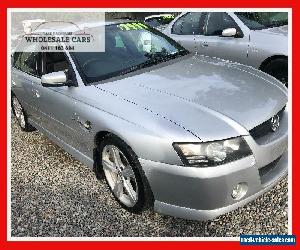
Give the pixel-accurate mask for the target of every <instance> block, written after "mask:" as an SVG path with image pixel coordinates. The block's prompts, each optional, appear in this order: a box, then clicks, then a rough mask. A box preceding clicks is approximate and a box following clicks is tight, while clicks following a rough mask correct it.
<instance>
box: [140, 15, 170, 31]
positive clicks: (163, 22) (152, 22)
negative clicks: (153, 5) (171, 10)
mask: <svg viewBox="0 0 300 250" xmlns="http://www.w3.org/2000/svg"><path fill="white" fill-rule="evenodd" d="M174 18H175V16H174V15H173V14H158V15H152V16H147V17H145V23H146V24H147V25H149V26H151V27H153V28H156V29H158V30H163V29H164V28H165V27H166V26H167V25H168V24H169V23H170V22H171V21H172V20H173V19H174Z"/></svg>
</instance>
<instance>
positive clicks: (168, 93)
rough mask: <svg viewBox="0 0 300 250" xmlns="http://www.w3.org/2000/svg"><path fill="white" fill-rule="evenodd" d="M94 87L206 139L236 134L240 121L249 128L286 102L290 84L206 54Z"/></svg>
mask: <svg viewBox="0 0 300 250" xmlns="http://www.w3.org/2000/svg"><path fill="white" fill-rule="evenodd" d="M96 87H97V88H99V89H101V90H102V91H106V92H108V93H110V94H112V95H114V96H117V97H118V98H121V99H122V100H124V101H126V102H129V103H132V104H133V105H136V106H139V107H140V108H142V109H144V110H146V111H149V112H152V113H154V114H156V115H159V116H161V117H163V118H165V119H167V120H169V121H172V122H173V123H175V124H178V125H179V126H181V127H183V128H185V129H186V130H188V131H190V132H192V133H193V134H194V135H196V136H197V137H198V138H200V139H203V140H212V139H223V137H228V136H237V135H238V132H237V129H236V127H237V124H238V125H241V127H243V128H244V129H245V131H246V130H250V129H252V128H254V127H255V126H257V125H259V124H261V123H263V122H264V121H266V120H267V119H269V118H271V117H272V116H273V115H274V114H276V113H277V112H278V111H280V110H281V109H282V108H283V107H284V105H285V104H286V102H287V91H286V88H285V87H284V86H283V85H282V84H281V83H280V82H279V81H277V80H275V79H274V78H273V77H270V76H269V75H267V74H265V73H263V72H261V71H258V70H255V69H254V68H251V67H248V66H244V65H241V64H237V63H231V62H226V61H222V60H219V59H212V58H209V57H204V56H191V55H188V56H185V57H183V58H178V59H175V60H172V61H170V62H167V63H162V64H159V65H157V66H156V67H152V68H148V69H145V70H144V71H142V72H141V71H140V72H138V73H135V74H134V75H126V76H123V77H122V78H120V79H116V80H114V81H112V82H107V83H102V84H98V85H96ZM121 109H122V107H121V106H120V110H121ZM127 115H128V116H130V114H127ZM225 131H226V132H225ZM246 132H247V131H246ZM239 133H241V132H239ZM216 137H218V138H216Z"/></svg>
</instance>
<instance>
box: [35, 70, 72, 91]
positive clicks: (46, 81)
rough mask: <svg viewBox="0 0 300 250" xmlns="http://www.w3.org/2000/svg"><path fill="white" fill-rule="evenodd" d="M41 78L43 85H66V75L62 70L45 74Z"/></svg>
mask: <svg viewBox="0 0 300 250" xmlns="http://www.w3.org/2000/svg"><path fill="white" fill-rule="evenodd" d="M41 80H42V85H43V86H44V87H61V86H65V85H67V75H66V73H65V72H64V71H58V72H52V73H48V74H45V75H43V76H42V79H41Z"/></svg>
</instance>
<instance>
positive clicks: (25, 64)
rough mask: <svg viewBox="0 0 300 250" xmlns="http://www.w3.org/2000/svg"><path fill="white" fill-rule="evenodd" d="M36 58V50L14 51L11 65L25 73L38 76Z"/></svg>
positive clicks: (37, 54)
mask: <svg viewBox="0 0 300 250" xmlns="http://www.w3.org/2000/svg"><path fill="white" fill-rule="evenodd" d="M38 59H39V53H37V52H22V53H21V52H16V53H15V54H14V58H13V60H14V62H13V65H14V66H15V67H16V68H17V69H20V70H22V71H23V72H25V73H27V74H30V75H34V76H40V70H39V68H38Z"/></svg>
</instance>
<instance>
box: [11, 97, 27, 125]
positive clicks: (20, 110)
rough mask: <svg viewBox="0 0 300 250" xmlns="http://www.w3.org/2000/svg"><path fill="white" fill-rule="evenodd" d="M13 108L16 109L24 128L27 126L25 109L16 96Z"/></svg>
mask: <svg viewBox="0 0 300 250" xmlns="http://www.w3.org/2000/svg"><path fill="white" fill-rule="evenodd" d="M13 109H14V112H15V116H16V118H17V120H18V122H19V124H20V126H21V127H22V128H25V126H26V122H25V115H24V111H23V108H22V106H21V104H20V102H19V101H18V99H17V98H16V97H15V96H14V97H13Z"/></svg>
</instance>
